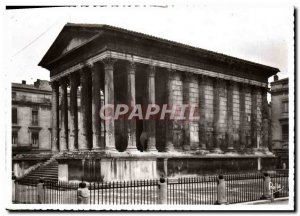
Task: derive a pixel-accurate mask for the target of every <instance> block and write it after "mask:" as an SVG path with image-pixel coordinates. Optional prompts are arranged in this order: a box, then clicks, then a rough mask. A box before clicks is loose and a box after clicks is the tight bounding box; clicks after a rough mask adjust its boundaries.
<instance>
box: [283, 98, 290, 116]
mask: <svg viewBox="0 0 300 216" xmlns="http://www.w3.org/2000/svg"><path fill="white" fill-rule="evenodd" d="M282 112H283V113H288V112H289V102H288V101H283V102H282Z"/></svg>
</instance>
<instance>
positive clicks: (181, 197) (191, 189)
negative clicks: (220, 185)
mask: <svg viewBox="0 0 300 216" xmlns="http://www.w3.org/2000/svg"><path fill="white" fill-rule="evenodd" d="M167 188H168V204H175V205H181V204H185V205H195V204H197V205H213V204H214V203H215V202H216V200H217V176H203V177H194V178H179V179H167Z"/></svg>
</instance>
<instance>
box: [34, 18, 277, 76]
mask: <svg viewBox="0 0 300 216" xmlns="http://www.w3.org/2000/svg"><path fill="white" fill-rule="evenodd" d="M103 31H111V32H114V33H117V34H121V35H124V36H125V37H126V36H128V37H134V38H136V39H139V40H151V41H153V42H154V43H159V44H164V45H167V46H172V47H175V48H176V47H177V48H178V49H185V50H187V51H192V52H193V53H197V54H199V55H202V56H205V57H207V58H211V59H213V60H217V61H220V62H226V63H228V64H236V65H244V66H249V67H251V66H254V67H256V68H260V69H262V70H264V71H265V72H267V73H268V75H269V76H271V75H274V74H276V73H277V72H279V69H278V68H275V67H270V66H267V65H263V64H259V63H255V62H251V61H247V60H244V59H240V58H236V57H232V56H229V55H225V54H221V53H217V52H213V51H209V50H206V49H202V48H197V47H193V46H190V45H187V44H183V43H178V42H175V41H170V40H167V39H163V38H159V37H155V36H152V35H147V34H144V33H139V32H135V31H131V30H127V29H123V28H119V27H114V26H110V25H102V24H74V23H67V24H66V25H65V26H64V27H63V29H62V31H61V32H60V33H59V35H58V36H57V38H56V39H55V41H54V42H53V44H52V45H51V47H50V48H49V50H48V51H47V53H46V54H45V55H44V57H43V59H42V60H41V61H40V63H39V66H42V67H45V68H47V65H48V64H50V63H52V62H53V61H56V58H57V57H58V58H59V56H61V55H67V54H68V53H70V52H72V51H73V50H76V48H78V47H81V46H84V45H85V44H86V43H89V42H91V41H93V40H96V39H97V38H99V37H100V36H101V32H103ZM74 37H76V40H75V42H74V43H73V45H72V40H73V41H74ZM68 43H69V44H68ZM67 44H68V45H67ZM76 45H77V46H76Z"/></svg>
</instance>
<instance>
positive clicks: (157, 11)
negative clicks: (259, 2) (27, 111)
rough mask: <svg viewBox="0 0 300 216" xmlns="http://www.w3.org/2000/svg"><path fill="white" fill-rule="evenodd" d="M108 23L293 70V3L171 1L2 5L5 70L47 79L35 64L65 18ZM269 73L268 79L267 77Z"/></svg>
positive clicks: (17, 76) (15, 77) (12, 75)
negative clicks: (69, 5) (68, 5)
mask: <svg viewBox="0 0 300 216" xmlns="http://www.w3.org/2000/svg"><path fill="white" fill-rule="evenodd" d="M67 22H71V23H97V24H108V25H113V26H117V27H121V28H126V29H129V30H134V31H137V32H142V33H146V34H150V35H153V36H157V37H161V38H165V39H168V40H173V41H176V42H180V43H184V44H188V45H191V46H195V47H200V48H203V49H208V50H211V51H215V52H218V53H224V54H227V55H231V56H234V57H238V58H242V59H246V60H249V61H253V62H257V63H261V64H266V65H269V66H272V67H277V68H279V70H280V71H281V72H280V73H279V74H278V75H279V78H284V77H288V76H289V73H293V67H292V64H291V62H292V59H293V8H292V7H274V8H270V7H257V6H255V7H253V6H249V5H248V6H247V5H246V6H241V5H240V6H235V7H232V6H231V7H226V6H224V5H223V6H209V5H195V4H194V5H188V4H183V5H179V4H175V5H168V7H164V8H162V7H151V6H150V5H146V7H144V6H143V5H139V7H134V6H131V7H128V6H125V7H123V6H122V5H119V7H112V6H107V7H102V8H100V7H87V8H83V7H76V8H52V9H49V8H48V9H26V10H6V11H5V22H4V28H5V35H4V40H5V44H4V49H5V55H4V58H5V61H4V63H5V65H4V67H5V73H6V75H7V76H8V79H9V80H11V82H21V80H26V81H27V83H33V82H34V81H35V80H36V79H45V80H49V79H50V77H49V71H47V70H46V69H43V68H41V67H39V66H37V65H38V63H39V61H40V60H41V59H42V57H43V56H44V54H45V53H46V52H47V50H48V49H49V47H50V46H51V44H52V43H53V41H54V40H55V38H56V37H57V35H58V34H59V32H60V31H61V29H62V28H63V26H64V25H65V24H66V23H67ZM272 80H273V79H270V80H269V81H272Z"/></svg>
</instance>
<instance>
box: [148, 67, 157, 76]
mask: <svg viewBox="0 0 300 216" xmlns="http://www.w3.org/2000/svg"><path fill="white" fill-rule="evenodd" d="M155 73H156V66H155V65H153V64H150V65H148V66H147V74H148V76H149V77H154V76H155Z"/></svg>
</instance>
